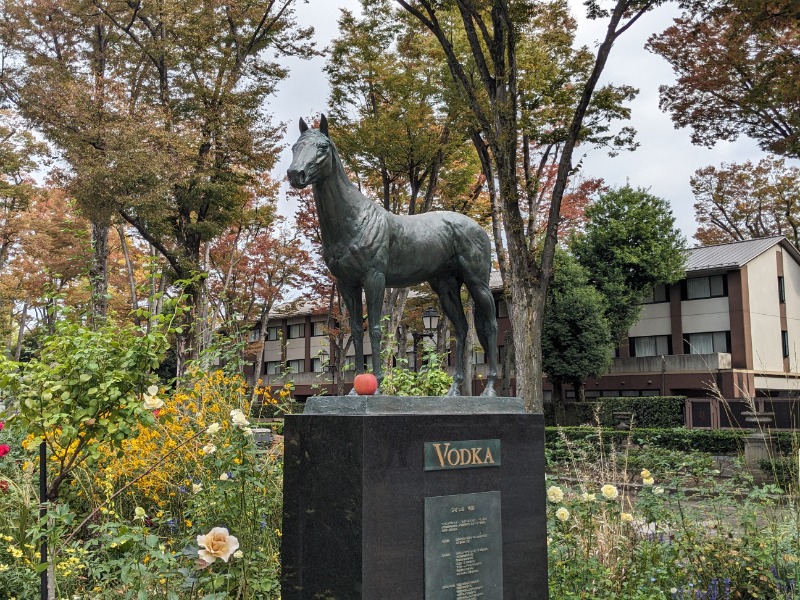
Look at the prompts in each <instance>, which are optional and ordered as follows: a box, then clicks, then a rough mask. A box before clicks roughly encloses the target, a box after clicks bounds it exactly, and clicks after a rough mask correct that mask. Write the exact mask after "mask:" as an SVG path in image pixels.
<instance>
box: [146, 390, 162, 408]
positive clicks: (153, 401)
mask: <svg viewBox="0 0 800 600" xmlns="http://www.w3.org/2000/svg"><path fill="white" fill-rule="evenodd" d="M154 387H155V386H154V385H151V386H150V387H149V388H147V390H148V391H150V390H151V389H153V388H154ZM156 391H158V388H156ZM142 396H143V399H144V407H145V408H146V409H147V410H158V409H159V408H161V407H162V406H164V401H163V400H162V399H161V398H158V397H156V395H155V394H143V395H142Z"/></svg>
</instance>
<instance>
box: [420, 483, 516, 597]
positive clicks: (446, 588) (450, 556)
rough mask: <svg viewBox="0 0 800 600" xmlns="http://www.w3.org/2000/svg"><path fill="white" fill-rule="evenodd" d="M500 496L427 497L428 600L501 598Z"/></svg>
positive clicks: (426, 582) (486, 494)
mask: <svg viewBox="0 0 800 600" xmlns="http://www.w3.org/2000/svg"><path fill="white" fill-rule="evenodd" d="M502 598H503V540H502V526H501V518H500V492H499V491H497V492H479V493H475V494H457V495H454V496H433V497H430V498H425V600H502Z"/></svg>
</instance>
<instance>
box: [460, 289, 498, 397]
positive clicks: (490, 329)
mask: <svg viewBox="0 0 800 600" xmlns="http://www.w3.org/2000/svg"><path fill="white" fill-rule="evenodd" d="M466 283H467V289H468V290H469V295H470V296H471V297H472V300H473V302H474V303H475V316H474V319H475V333H476V334H478V340H479V341H480V343H481V346H483V351H484V352H485V353H486V356H487V358H488V363H489V372H488V374H487V376H486V389H484V390H483V393H482V394H481V396H496V395H497V393H496V392H495V389H494V382H495V380H496V379H497V317H496V316H495V306H494V296H492V291H491V289H490V288H489V282H488V281H483V280H468V281H467V282H466Z"/></svg>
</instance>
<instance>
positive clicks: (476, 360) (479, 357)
mask: <svg viewBox="0 0 800 600" xmlns="http://www.w3.org/2000/svg"><path fill="white" fill-rule="evenodd" d="M472 364H473V365H484V364H486V353H485V352H484V351H483V348H479V347H476V348H475V350H473V352H472Z"/></svg>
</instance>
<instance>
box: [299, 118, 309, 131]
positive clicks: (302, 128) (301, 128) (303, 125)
mask: <svg viewBox="0 0 800 600" xmlns="http://www.w3.org/2000/svg"><path fill="white" fill-rule="evenodd" d="M306 131H308V125H306V122H305V121H303V117H300V133H305V132H306Z"/></svg>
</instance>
